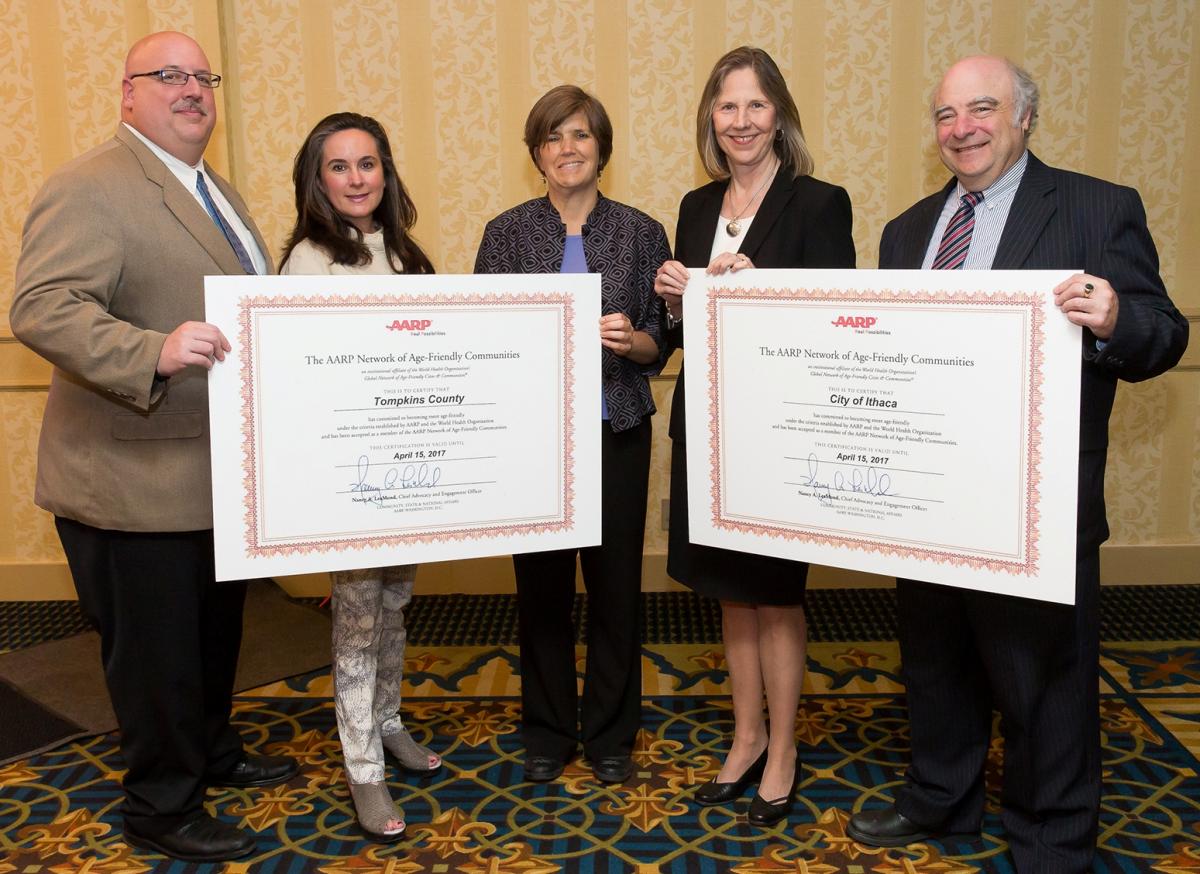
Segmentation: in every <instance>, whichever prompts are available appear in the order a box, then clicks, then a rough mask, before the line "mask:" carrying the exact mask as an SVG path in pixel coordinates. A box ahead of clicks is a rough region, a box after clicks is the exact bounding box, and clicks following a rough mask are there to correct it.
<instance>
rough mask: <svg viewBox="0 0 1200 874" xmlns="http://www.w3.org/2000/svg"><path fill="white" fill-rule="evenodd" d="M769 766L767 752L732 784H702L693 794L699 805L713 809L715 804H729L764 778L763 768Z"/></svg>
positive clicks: (712, 782)
mask: <svg viewBox="0 0 1200 874" xmlns="http://www.w3.org/2000/svg"><path fill="white" fill-rule="evenodd" d="M766 766H767V751H766V750H763V751H762V755H761V756H759V757H758V758H757V759H755V760H754V764H752V765H751V766H750V767H749V768H747V769H746V772H745V773H744V774H742V776H740V777H738V778H737V779H736V780H734V781H733V782H732V783H718V782H717V781H716V779H712V780H709V781H708V782H707V783H704V784H701V785H700V786H698V787H697V788H696V791H695V792H693V793H692V797H693V798H695V799H696V803H697V804H702V805H704V806H705V807H712V806H713V805H714V804H728V803H729V802H731V801H733V800H734V799H735V798H738V797H740V796H741V794H742V793H743V792H745V791H746V787H747V786H749V785H750V784H751V783H754V782H756V781H758V780H760V779H761V778H762V773H763V768H765V767H766Z"/></svg>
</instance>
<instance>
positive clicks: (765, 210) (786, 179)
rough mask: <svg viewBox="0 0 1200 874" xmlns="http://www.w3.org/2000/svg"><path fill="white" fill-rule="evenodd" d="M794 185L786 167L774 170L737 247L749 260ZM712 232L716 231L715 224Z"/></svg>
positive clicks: (773, 222)
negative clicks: (773, 174)
mask: <svg viewBox="0 0 1200 874" xmlns="http://www.w3.org/2000/svg"><path fill="white" fill-rule="evenodd" d="M795 185H796V177H794V176H793V175H792V174H791V172H790V171H788V170H787V168H785V167H782V166H781V167H780V168H779V169H778V170H777V171H776V172H775V178H774V180H772V182H771V187H770V188H768V189H767V193H766V195H765V196H764V197H763V201H762V203H761V204H759V207H758V212H756V213H755V214H754V221H752V222H751V223H750V230H748V231H746V239H744V240H742V245H741V246H740V247H739V248H738V252H740V253H742V254H743V255H745V256H746V257H747V258H749V259H750V260H751V261H753V260H754V259H755V257H757V255H758V250H759V249H760V248H761V247H762V244H763V242H764V241H765V240H766V239H767V235H768V234H769V233H770V231H771V228H772V227H773V226H774V224H775V221H776V219H778V218H779V216H780V214H781V213H782V212H783V210H784V207H786V206H787V205H788V201H790V200H791V199H792V191H793V190H794V188H795ZM713 232H714V233H716V226H715V225H714V227H713Z"/></svg>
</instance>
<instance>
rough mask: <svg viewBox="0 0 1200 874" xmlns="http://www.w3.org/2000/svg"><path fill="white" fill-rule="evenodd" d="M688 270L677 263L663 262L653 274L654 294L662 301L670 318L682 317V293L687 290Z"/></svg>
mask: <svg viewBox="0 0 1200 874" xmlns="http://www.w3.org/2000/svg"><path fill="white" fill-rule="evenodd" d="M687 283H688V269H687V268H686V267H684V266H683V265H682V264H680V263H679V262H678V261H665V262H663V265H662V266H661V267H659V268H658V271H657V272H656V273H655V274H654V293H655V294H657V295H658V296H659V297H661V298H662V299H663V301H664V302H665V303H666V305H667V310H668V312H670V313H671V316H672V318H676V319H679V318H682V317H683V292H684V290H685V289H686V288H687Z"/></svg>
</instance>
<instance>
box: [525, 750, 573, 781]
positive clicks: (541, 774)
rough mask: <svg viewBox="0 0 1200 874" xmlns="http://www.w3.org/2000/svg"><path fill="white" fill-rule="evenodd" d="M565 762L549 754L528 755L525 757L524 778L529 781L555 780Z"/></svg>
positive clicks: (565, 764)
mask: <svg viewBox="0 0 1200 874" xmlns="http://www.w3.org/2000/svg"><path fill="white" fill-rule="evenodd" d="M566 766H567V763H566V762H564V761H562V760H561V759H552V758H550V757H549V756H528V757H526V759H525V779H526V780H527V781H528V782H530V783H549V782H550V781H551V780H557V779H558V778H559V775H561V774H562V772H563V768H565V767H566Z"/></svg>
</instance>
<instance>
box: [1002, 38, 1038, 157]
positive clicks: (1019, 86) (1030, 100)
mask: <svg viewBox="0 0 1200 874" xmlns="http://www.w3.org/2000/svg"><path fill="white" fill-rule="evenodd" d="M1004 63H1005V64H1006V65H1008V72H1009V73H1011V74H1012V89H1013V125H1014V126H1015V127H1020V125H1021V119H1023V118H1024V117H1025V114H1026V113H1029V129H1028V130H1026V131H1025V138H1026V139H1029V136H1030V134H1032V133H1033V128H1034V126H1035V125H1036V124H1037V118H1038V86H1037V82H1034V81H1033V77H1032V76H1030V75H1029V73H1028V72H1027V71H1026V70H1025V69H1024V68H1022V67H1018V66H1017V65H1016V64H1014V63H1013V62H1012V61H1010V60H1009V59H1008V58H1005V59H1004Z"/></svg>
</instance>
